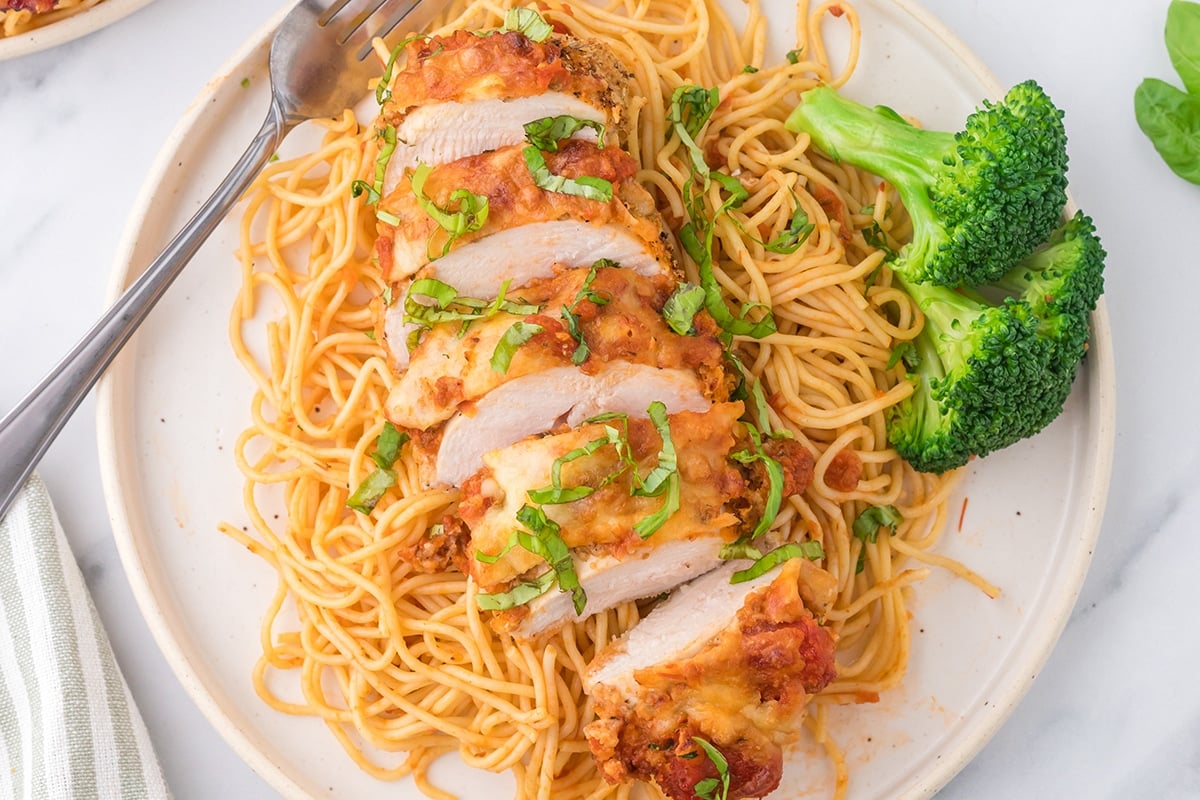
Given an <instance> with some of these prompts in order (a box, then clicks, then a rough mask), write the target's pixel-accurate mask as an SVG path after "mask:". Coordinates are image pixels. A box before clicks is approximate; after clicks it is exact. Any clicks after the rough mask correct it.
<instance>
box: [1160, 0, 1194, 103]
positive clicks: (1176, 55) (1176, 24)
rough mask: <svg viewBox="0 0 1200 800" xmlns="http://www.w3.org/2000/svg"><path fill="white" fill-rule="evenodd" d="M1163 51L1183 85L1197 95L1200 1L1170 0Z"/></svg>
mask: <svg viewBox="0 0 1200 800" xmlns="http://www.w3.org/2000/svg"><path fill="white" fill-rule="evenodd" d="M1166 39H1167V55H1169V56H1170V57H1171V64H1172V65H1173V66H1174V67H1175V71H1176V72H1178V73H1179V77H1180V78H1181V79H1182V80H1183V85H1184V88H1186V89H1187V90H1188V91H1189V92H1191V93H1192V95H1194V96H1200V3H1185V2H1183V0H1172V3H1171V5H1170V6H1169V7H1168V8H1167V31H1166Z"/></svg>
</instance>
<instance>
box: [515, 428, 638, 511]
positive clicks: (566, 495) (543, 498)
mask: <svg viewBox="0 0 1200 800" xmlns="http://www.w3.org/2000/svg"><path fill="white" fill-rule="evenodd" d="M604 429H605V434H606V435H605V436H603V437H601V438H599V439H592V440H591V441H590V442H588V443H587V444H585V445H583V446H581V447H576V448H575V449H574V450H570V451H568V452H566V453H564V454H562V455H561V456H559V457H558V458H556V459H554V463H553V464H551V465H550V485H549V486H544V487H542V488H541V489H530V490H529V491H528V492H527V493H526V494H527V495H528V497H529V499H530V501H532V502H534V503H539V504H541V505H561V504H563V503H573V502H575V501H576V500H582V499H583V498H585V497H587V496H588V495H590V494H592V493H593V492H595V491H596V490H595V489H594V488H593V487H591V486H571V487H566V488H564V487H563V485H562V468H563V464H568V463H570V462H572V461H576V460H578V459H581V458H586V457H587V456H590V455H592V454H594V453H595V452H596V451H597V450H599V449H600V448H602V447H605V446H607V445H610V444H613V445H615V444H618V443H619V442H620V434H619V433H617V430H616V428H612V427H609V426H608V425H605V426H604ZM622 469H623V468H622ZM614 479H615V478H614ZM609 482H611V481H609Z"/></svg>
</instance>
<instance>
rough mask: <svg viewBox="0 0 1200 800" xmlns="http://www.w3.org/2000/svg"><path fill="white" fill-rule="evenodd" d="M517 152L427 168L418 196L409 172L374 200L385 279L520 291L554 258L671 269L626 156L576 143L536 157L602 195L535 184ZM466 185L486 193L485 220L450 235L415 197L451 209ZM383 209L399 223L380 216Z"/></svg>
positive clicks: (476, 290)
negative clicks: (603, 186)
mask: <svg viewBox="0 0 1200 800" xmlns="http://www.w3.org/2000/svg"><path fill="white" fill-rule="evenodd" d="M524 151H525V148H524V147H520V146H514V147H505V148H501V149H499V150H494V151H491V152H488V153H483V154H480V155H477V156H470V157H468V158H462V159H459V160H458V161H454V162H451V163H449V164H443V165H442V166H439V167H435V168H433V170H432V171H431V172H430V173H429V175H428V177H427V178H426V179H425V182H424V185H423V186H421V187H420V188H421V189H422V194H423V197H422V198H418V197H417V195H416V194H415V193H414V191H413V188H412V184H411V180H410V176H409V175H406V176H405V177H404V178H403V179H401V181H400V182H399V184H398V185H397V187H396V189H395V191H393V192H391V193H390V194H388V195H387V196H386V197H385V198H384V199H383V200H382V201H381V202H380V206H381V208H383V209H384V210H385V211H386V212H387V213H386V214H385V215H384V219H381V220H380V221H379V223H378V232H379V236H378V238H377V239H376V245H375V246H376V252H377V256H378V258H379V263H380V266H381V267H382V268H383V270H384V275H385V276H386V278H387V279H388V280H389V281H390V282H392V283H394V284H398V283H401V282H403V281H406V280H408V279H411V278H414V277H418V273H421V276H424V277H434V278H437V279H438V280H441V281H443V282H444V283H448V284H450V285H451V286H454V287H455V288H456V289H457V290H458V291H459V292H460V293H461V294H464V295H468V296H471V297H480V298H486V297H494V296H495V291H496V289H498V287H499V286H500V284H501V283H502V282H504V281H505V280H508V281H511V284H512V286H514V287H519V286H522V285H524V284H525V283H527V282H529V281H531V280H535V279H537V278H546V277H550V275H552V274H553V267H554V265H555V264H559V263H561V264H563V265H565V266H568V267H582V266H590V265H591V264H592V263H593V262H595V261H596V260H597V259H599V258H609V259H611V260H613V261H617V262H619V263H620V264H621V265H622V266H624V267H625V268H626V269H633V270H635V271H637V272H640V273H641V274H644V275H652V274H655V273H658V272H664V273H671V272H672V271H673V269H674V255H673V253H672V251H671V247H670V237H669V235H668V233H667V230H666V228H665V226H664V224H663V221H662V218H661V216H659V214H658V211H657V209H656V208H655V206H654V199H653V198H652V197H651V196H650V194H649V193H648V192H647V191H646V190H645V189H644V188H643V187H642V186H641V185H640V184H639V183H638V182H637V181H636V179H635V176H636V174H637V171H638V165H637V163H636V162H635V161H634V160H633V158H632V157H631V156H630V155H629V154H628V153H626V152H624V151H623V150H620V149H619V148H616V147H605V148H603V149H601V148H598V147H597V146H596V145H595V144H594V143H592V142H587V141H583V140H579V139H572V140H569V141H567V142H564V143H563V144H562V145H561V147H560V148H559V149H558V150H557V151H556V152H548V153H544V156H545V160H546V165H547V168H548V169H549V170H550V172H551V173H553V174H554V175H560V176H563V177H566V178H571V179H577V178H582V177H592V178H598V179H601V180H604V181H608V182H609V183H610V184H611V185H612V187H613V191H612V197H611V199H609V200H607V201H605V200H602V199H593V198H590V197H583V196H579V195H576V194H568V193H564V192H559V191H551V190H549V189H543V188H541V187H539V186H538V185H537V184H536V183H535V181H534V177H533V175H532V173H531V172H530V169H529V166H528V164H527V163H526V161H525V154H524ZM464 191H465V192H469V193H470V194H472V195H474V196H477V197H479V198H487V201H488V211H487V214H486V219H485V220H483V221H482V224H481V225H480V226H479V227H478V228H477V229H476V230H473V231H470V232H465V233H464V234H463V235H461V236H459V237H457V238H454V239H451V237H450V235H449V234H448V233H447V231H446V230H444V229H443V228H442V227H441V225H440V224H439V223H438V222H437V221H436V220H435V219H434V217H433V216H431V215H430V214H429V213H428V212H427V210H426V208H427V206H424V205H423V203H432V204H433V205H435V206H437V208H438V209H442V210H444V211H447V212H450V213H453V212H455V211H456V210H457V209H460V208H461V203H462V199H461V198H462V194H461V193H462V192H464ZM456 193H459V194H457V195H456ZM480 202H481V201H480ZM389 215H390V216H391V217H394V218H395V219H396V220H398V223H397V224H392V223H391V222H388V221H386V220H387V219H389V218H390V217H389ZM481 216H482V215H481ZM447 246H448V247H449V249H448V250H446V247H447ZM426 267H428V268H429V269H425V268H426ZM423 270H424V271H423Z"/></svg>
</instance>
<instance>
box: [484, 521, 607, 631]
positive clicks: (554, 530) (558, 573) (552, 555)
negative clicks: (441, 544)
mask: <svg viewBox="0 0 1200 800" xmlns="http://www.w3.org/2000/svg"><path fill="white" fill-rule="evenodd" d="M517 522H520V523H521V524H522V525H524V526H525V527H526V528H528V532H526V531H513V533H512V535H511V536H510V537H509V541H508V544H507V545H506V546H505V547H504V548H503V549H502V550H501V551H500V552H499V553H497V554H495V555H488V554H485V553H481V552H476V553H475V558H476V560H478V561H482V562H484V563H485V564H494V563H496V561H498V560H500V559H501V558H502V557H503V556H504V555H505V554H506V553H508V552H509V551H510V550H512V549H513V547H515V546H517V545H520V546H521V547H523V548H524V549H526V550H528V551H529V552H531V553H533V554H534V555H536V556H538V557H540V558H541V559H542V560H543V561H545V562H546V563H547V564H549V565H550V570H549V571H548V572H545V573H543V574H542V575H541V576H540V577H538V578H536V579H535V580H534V581H533V582H532V583H529V582H527V583H522V584H519V585H518V586H516V587H515V588H513V589H511V590H509V591H507V592H503V593H500V594H486V595H477V596H476V600H477V601H478V604H479V607H480V608H482V609H485V610H488V611H498V610H503V609H507V608H515V607H516V606H520V605H524V604H525V603H528V602H530V601H531V600H533V599H534V598H536V597H539V596H540V595H543V594H545V593H546V592H548V591H549V590H550V587H551V586H553V585H554V584H555V583H556V582H557V583H558V588H559V589H560V590H561V591H564V592H570V593H571V599H572V602H573V603H574V606H575V613H576V615H578V614H582V613H583V609H584V607H585V606H586V605H587V595H586V594H585V593H584V591H583V587H582V586H581V585H580V584H579V575H578V574H577V573H576V571H575V562H574V561H573V560H572V558H571V551H570V549H569V548H568V547H567V543H566V542H564V541H563V538H562V534H561V529H560V528H559V527H558V523H556V522H555V521H554V520H552V519H550V518H549V517H547V516H546V513H545V512H544V511H542V510H541V509H540V508H534V507H533V506H529V505H524V506H521V508H520V510H518V511H517Z"/></svg>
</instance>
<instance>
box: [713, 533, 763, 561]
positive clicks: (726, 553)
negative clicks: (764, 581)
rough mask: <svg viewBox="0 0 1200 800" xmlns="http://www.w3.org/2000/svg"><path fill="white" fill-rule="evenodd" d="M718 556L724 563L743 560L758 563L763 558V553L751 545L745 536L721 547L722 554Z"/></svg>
mask: <svg viewBox="0 0 1200 800" xmlns="http://www.w3.org/2000/svg"><path fill="white" fill-rule="evenodd" d="M717 555H718V557H719V558H720V559H721V560H722V561H737V560H738V559H743V558H748V559H750V560H751V561H757V560H758V559H760V558H762V553H761V552H760V551H759V549H758V548H757V547H755V546H754V545H752V544H750V540H749V539H748V538H747V537H745V536H742V537H739V538H738V539H737V540H736V541H732V542H728V543H727V544H723V545H721V552H720V553H718V554H717Z"/></svg>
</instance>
